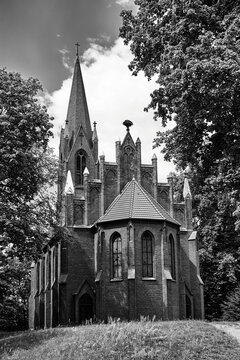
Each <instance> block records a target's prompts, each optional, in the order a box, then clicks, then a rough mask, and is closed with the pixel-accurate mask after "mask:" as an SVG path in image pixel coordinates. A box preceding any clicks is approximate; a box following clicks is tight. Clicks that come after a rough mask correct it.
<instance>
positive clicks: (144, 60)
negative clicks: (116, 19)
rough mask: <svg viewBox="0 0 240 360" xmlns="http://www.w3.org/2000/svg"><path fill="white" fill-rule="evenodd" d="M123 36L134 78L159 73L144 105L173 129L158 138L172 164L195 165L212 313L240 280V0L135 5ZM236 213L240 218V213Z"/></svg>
mask: <svg viewBox="0 0 240 360" xmlns="http://www.w3.org/2000/svg"><path fill="white" fill-rule="evenodd" d="M135 4H136V5H138V10H137V13H136V15H133V13H132V12H131V11H123V12H122V14H121V15H122V19H123V25H122V27H121V29H120V36H122V37H123V38H124V41H125V43H126V44H130V48H131V51H132V53H133V55H134V59H133V60H132V62H131V63H130V65H129V67H130V70H131V71H132V72H133V74H134V75H137V74H138V72H139V71H144V73H145V75H146V76H147V77H148V79H151V78H152V77H153V76H154V75H157V77H158V79H157V88H156V89H155V91H153V93H152V94H151V102H150V104H149V105H148V107H147V108H146V110H148V109H149V108H153V109H154V118H155V120H157V119H161V122H162V125H163V126H166V125H167V124H168V123H169V122H170V121H174V127H173V129H172V130H167V131H161V132H159V133H158V134H157V137H156V139H155V140H154V141H155V145H156V146H160V145H164V148H163V152H164V154H165V159H166V160H173V161H174V162H175V164H176V165H177V168H178V169H181V170H183V169H185V168H186V167H187V166H189V167H190V174H189V175H190V177H191V179H192V184H193V188H194V200H195V204H196V212H195V223H197V229H198V231H199V233H200V238H201V250H200V257H201V265H202V272H203V273H202V275H203V279H204V281H205V293H206V304H207V306H206V314H207V316H208V317H209V318H213V317H219V316H221V304H222V302H223V301H224V299H225V298H226V294H227V292H228V291H231V290H233V289H234V288H235V287H236V284H237V282H238V281H239V280H240V274H239V264H240V258H239V254H240V239H239V233H238V232H237V231H236V229H235V221H236V219H235V218H234V216H233V212H234V210H235V209H236V207H237V204H238V203H239V197H240V191H239V189H240V176H239V175H240V170H239V162H240V156H239V155H240V107H239V100H240V46H239V45H240V15H239V10H240V1H227V0H222V1H218V0H194V1H191V0H190V1H189V0H150V1H148V0H135ZM236 215H237V213H236Z"/></svg>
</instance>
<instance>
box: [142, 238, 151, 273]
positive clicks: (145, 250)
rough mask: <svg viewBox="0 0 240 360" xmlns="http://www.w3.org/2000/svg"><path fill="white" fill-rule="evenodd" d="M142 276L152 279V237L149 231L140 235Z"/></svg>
mask: <svg viewBox="0 0 240 360" xmlns="http://www.w3.org/2000/svg"><path fill="white" fill-rule="evenodd" d="M142 276H143V277H144V278H149V277H153V235H152V234H151V233H150V231H145V232H144V233H143V235H142Z"/></svg>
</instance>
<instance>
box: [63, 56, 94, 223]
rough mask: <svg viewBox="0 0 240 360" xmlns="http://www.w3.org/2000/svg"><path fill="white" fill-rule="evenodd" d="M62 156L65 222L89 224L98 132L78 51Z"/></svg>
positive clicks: (64, 131) (64, 130)
mask: <svg viewBox="0 0 240 360" xmlns="http://www.w3.org/2000/svg"><path fill="white" fill-rule="evenodd" d="M59 160H60V164H61V166H60V171H59V188H58V200H59V205H60V208H61V219H62V225H70V226H71V225H73V224H76V225H88V224H89V216H88V206H87V205H88V204H87V202H88V196H89V189H88V187H89V181H90V182H91V181H93V179H95V178H96V177H97V176H96V175H97V160H98V136H97V129H96V123H94V129H93V130H92V127H91V123H90V117H89V111H88V105H87V98H86V93H85V88H84V83H83V78H82V72H81V67H80V62H79V56H78V53H77V57H76V61H75V66H74V73H73V80H72V88H71V93H70V99H69V105H68V111H67V118H66V121H65V128H64V129H62V131H61V138H60V147H59ZM98 215H99V214H97V216H98Z"/></svg>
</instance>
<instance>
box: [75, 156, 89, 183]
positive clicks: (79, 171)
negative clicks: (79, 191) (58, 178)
mask: <svg viewBox="0 0 240 360" xmlns="http://www.w3.org/2000/svg"><path fill="white" fill-rule="evenodd" d="M86 165H87V155H86V153H85V151H83V150H79V151H78V152H77V153H76V177H75V181H76V185H83V172H84V169H85V167H86Z"/></svg>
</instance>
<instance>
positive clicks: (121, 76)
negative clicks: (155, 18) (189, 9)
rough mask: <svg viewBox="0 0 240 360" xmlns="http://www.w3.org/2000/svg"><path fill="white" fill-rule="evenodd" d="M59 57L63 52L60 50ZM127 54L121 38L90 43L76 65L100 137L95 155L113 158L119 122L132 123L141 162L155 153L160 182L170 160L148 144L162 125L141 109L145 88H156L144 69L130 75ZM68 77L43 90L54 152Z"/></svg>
mask: <svg viewBox="0 0 240 360" xmlns="http://www.w3.org/2000/svg"><path fill="white" fill-rule="evenodd" d="M62 55H63V57H64V56H65V53H64V52H62ZM131 59H132V55H131V53H130V50H129V48H128V47H127V46H125V45H124V44H123V41H122V40H121V39H118V40H116V42H115V44H114V45H113V46H112V47H111V48H105V47H103V46H101V45H99V44H93V43H92V44H91V46H90V47H89V49H88V50H87V51H85V52H84V54H83V57H82V59H81V68H82V74H83V79H84V84H85V90H86V95H87V100H88V107H89V112H90V118H91V122H92V123H93V122H94V121H96V123H97V132H98V137H99V154H100V155H101V154H103V153H104V154H105V158H106V161H115V141H117V140H119V139H120V140H121V141H123V139H124V137H125V134H126V128H125V127H124V126H123V125H122V123H123V121H124V120H126V119H129V120H131V121H132V122H133V124H134V125H133V126H132V127H131V135H132V137H133V140H134V141H136V140H137V138H138V137H139V138H140V140H141V142H142V162H143V163H145V164H149V163H151V158H152V156H153V154H154V153H156V155H157V157H158V160H159V161H158V168H159V181H165V180H166V176H167V175H168V173H169V172H170V171H173V170H174V167H173V165H172V164H171V163H166V162H163V156H162V154H161V153H160V149H159V148H157V149H154V150H153V149H152V141H153V138H154V137H155V136H156V132H157V131H159V130H161V124H160V122H155V121H154V120H153V113H152V112H151V111H149V112H148V113H146V112H144V111H143V108H144V107H145V106H147V105H148V103H149V102H150V93H151V92H152V90H153V89H154V88H156V83H155V82H154V81H152V82H149V81H148V80H147V79H146V78H145V77H144V76H143V74H139V75H138V76H137V77H135V76H132V75H131V73H130V71H129V69H128V64H129V62H130V61H131ZM71 83H72V80H71V78H69V79H66V80H64V81H63V83H62V86H61V88H60V89H58V90H56V91H54V92H53V93H52V94H48V93H45V95H44V97H45V101H47V102H48V104H50V105H48V110H49V113H50V114H51V115H52V116H54V117H55V120H54V134H55V138H54V139H53V140H52V141H51V145H52V146H53V147H54V148H55V149H56V152H57V151H58V145H59V134H60V129H61V126H64V123H65V119H66V114H67V107H68V101H69V96H70V89H71Z"/></svg>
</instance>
